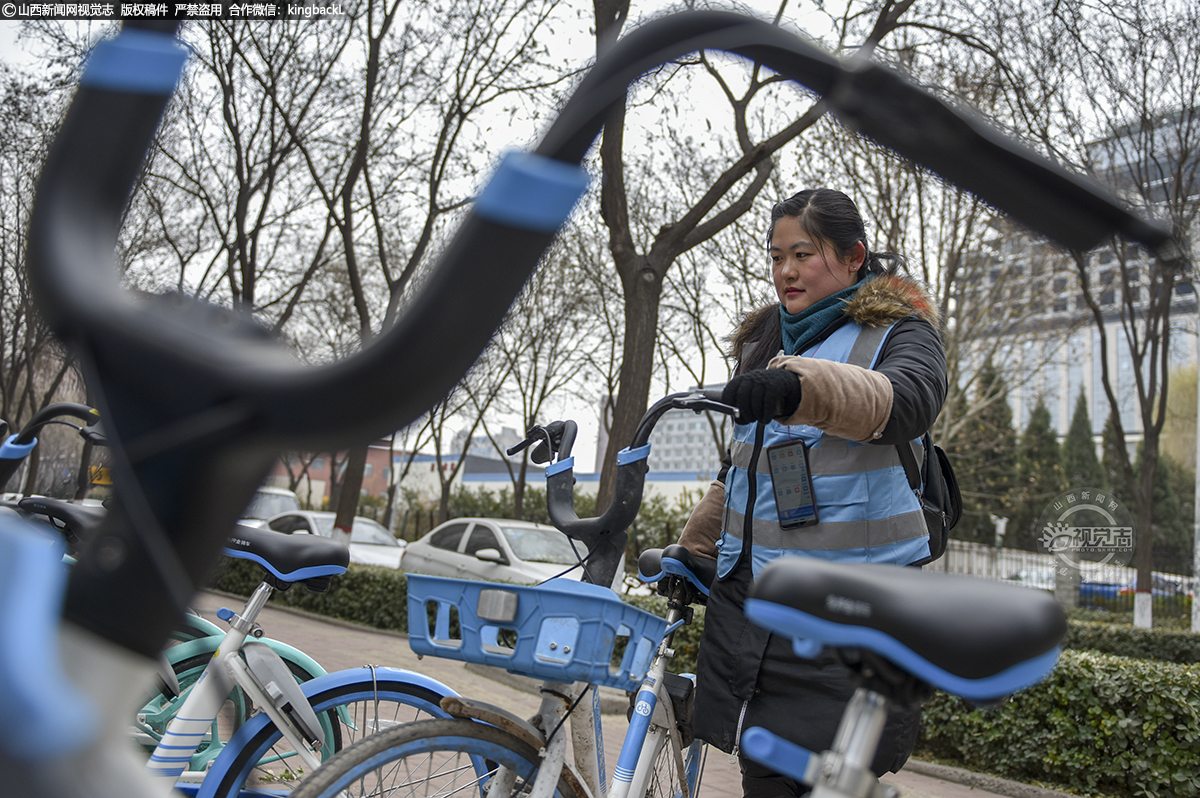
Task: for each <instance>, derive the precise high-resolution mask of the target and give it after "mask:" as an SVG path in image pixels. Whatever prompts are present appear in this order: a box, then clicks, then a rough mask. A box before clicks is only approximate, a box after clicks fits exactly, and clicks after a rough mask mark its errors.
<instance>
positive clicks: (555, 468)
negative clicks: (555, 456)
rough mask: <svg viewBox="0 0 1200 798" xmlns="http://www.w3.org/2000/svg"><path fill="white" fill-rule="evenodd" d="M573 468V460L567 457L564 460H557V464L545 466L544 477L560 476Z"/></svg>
mask: <svg viewBox="0 0 1200 798" xmlns="http://www.w3.org/2000/svg"><path fill="white" fill-rule="evenodd" d="M574 467H575V458H574V457H568V458H567V459H566V460H559V461H558V462H557V463H553V464H551V465H548V466H546V476H548V477H552V476H554V475H555V474H561V473H562V472H564V471H570V470H571V469H572V468H574Z"/></svg>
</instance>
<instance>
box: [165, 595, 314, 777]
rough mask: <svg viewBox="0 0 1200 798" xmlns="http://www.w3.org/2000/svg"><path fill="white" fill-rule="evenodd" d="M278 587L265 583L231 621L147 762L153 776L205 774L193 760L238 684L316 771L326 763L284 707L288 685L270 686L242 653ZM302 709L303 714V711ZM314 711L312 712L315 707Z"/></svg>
mask: <svg viewBox="0 0 1200 798" xmlns="http://www.w3.org/2000/svg"><path fill="white" fill-rule="evenodd" d="M273 591H274V588H272V587H271V586H270V585H268V584H267V583H265V582H264V583H262V584H260V585H259V586H258V588H257V589H256V590H255V591H254V593H252V594H251V596H250V598H249V599H248V600H247V601H246V606H245V607H244V608H243V609H242V614H241V615H235V616H234V617H233V618H232V619H230V622H229V624H230V628H229V632H228V633H226V635H225V637H224V639H223V640H222V641H221V645H220V646H219V647H218V648H217V650H216V652H215V653H214V654H213V658H212V660H211V661H210V662H209V664H208V666H207V667H206V668H205V669H204V673H202V674H201V675H200V678H199V680H197V681H196V683H195V684H194V685H192V688H191V691H190V692H189V693H188V695H187V698H186V699H184V702H183V705H182V706H181V707H180V708H179V711H178V712H177V713H176V715H175V717H174V718H172V719H171V722H170V723H169V724H168V725H167V730H166V733H165V734H164V735H163V737H162V740H160V741H159V743H158V746H157V747H156V748H155V749H154V753H153V754H151V756H150V761H149V762H148V763H147V764H146V769H147V770H148V771H149V772H150V773H151V775H154V776H158V777H161V778H163V779H168V780H170V781H171V783H175V782H176V781H199V780H201V779H203V778H204V773H203V772H198V771H189V770H188V764H189V763H190V761H191V758H192V756H193V755H194V754H195V753H196V749H197V748H199V747H200V744H201V743H202V742H203V741H204V738H205V736H206V735H208V734H209V733H210V732H211V729H212V724H213V721H215V720H216V718H217V715H218V713H219V712H220V710H221V706H222V705H223V704H224V703H225V700H226V699H227V698H229V694H230V692H231V691H232V690H233V688H234V687H235V686H236V687H240V688H241V689H242V690H243V691H244V692H245V693H246V695H247V696H248V697H249V698H250V699H251V701H253V702H254V705H255V706H256V707H259V708H260V709H262V711H263V712H265V713H266V715H267V716H268V717H269V718H270V719H271V720H272V722H274V724H275V726H276V728H278V729H279V731H280V733H281V734H282V735H283V737H284V739H286V740H287V741H288V743H290V744H291V745H292V747H293V748H294V749H295V750H296V753H297V755H298V756H299V757H300V759H301V760H302V761H303V762H304V764H305V765H306V766H307V767H308V768H310V770H315V769H316V768H317V767H318V766H319V765H320V764H321V760H320V757H319V756H318V755H317V754H315V753H313V751H312V750H311V748H310V746H309V744H308V743H307V742H305V740H304V737H305V735H304V734H303V733H302V732H301V731H300V729H299V728H298V726H297V724H295V723H294V722H293V721H292V719H291V718H290V717H288V716H287V715H286V714H285V713H284V712H283V711H282V710H281V708H280V701H279V699H280V698H281V695H282V694H281V692H280V687H282V686H277V685H273V684H272V683H270V682H268V683H265V684H264V683H263V680H262V679H260V678H259V677H258V676H256V675H255V673H254V672H253V671H252V670H251V669H250V667H249V666H248V665H247V664H246V663H245V662H244V661H243V660H242V658H241V655H240V652H241V650H242V647H243V646H244V644H245V642H246V638H247V637H248V636H249V635H250V633H251V632H252V630H253V629H254V623H255V620H256V619H257V618H258V615H259V613H260V612H261V611H262V608H263V607H264V606H265V605H266V603H267V600H268V599H269V598H270V597H271V593H272V592H273ZM281 661H282V660H281ZM289 678H290V677H289ZM300 711H301V712H303V709H300ZM308 711H309V713H311V712H312V709H311V707H310V708H308Z"/></svg>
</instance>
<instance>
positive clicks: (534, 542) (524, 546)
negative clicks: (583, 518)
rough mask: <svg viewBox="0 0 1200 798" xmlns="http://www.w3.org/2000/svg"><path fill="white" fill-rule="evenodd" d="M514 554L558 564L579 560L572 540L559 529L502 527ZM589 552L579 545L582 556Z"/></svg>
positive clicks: (527, 560)
mask: <svg viewBox="0 0 1200 798" xmlns="http://www.w3.org/2000/svg"><path fill="white" fill-rule="evenodd" d="M500 531H501V532H503V533H504V537H506V538H508V545H509V546H511V547H512V550H513V554H515V555H517V557H519V558H521V559H522V560H524V561H525V562H548V563H556V564H558V565H574V564H575V563H577V562H579V557H576V556H575V551H574V550H573V549H572V548H571V541H570V540H569V539H568V538H567V536H566V535H564V534H563V533H562V532H559V531H558V530H557V529H538V528H536V527H527V526H504V527H500ZM586 553H587V550H586V548H585V547H584V546H583V545H582V544H581V545H579V554H580V556H582V555H584V554H586Z"/></svg>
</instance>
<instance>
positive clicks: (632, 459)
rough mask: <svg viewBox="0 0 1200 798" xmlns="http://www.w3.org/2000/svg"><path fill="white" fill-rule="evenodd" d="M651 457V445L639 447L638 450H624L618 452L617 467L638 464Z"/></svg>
mask: <svg viewBox="0 0 1200 798" xmlns="http://www.w3.org/2000/svg"><path fill="white" fill-rule="evenodd" d="M649 456H650V444H648V443H647V444H646V445H645V446H639V447H638V448H636V449H622V450H621V451H619V452H617V465H619V466H623V465H629V464H630V463H636V462H637V461H638V460H645V459H646V458H647V457H649Z"/></svg>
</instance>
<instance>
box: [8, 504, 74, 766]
mask: <svg viewBox="0 0 1200 798" xmlns="http://www.w3.org/2000/svg"><path fill="white" fill-rule="evenodd" d="M64 551H65V547H64V546H63V544H62V542H61V541H59V540H54V539H52V538H50V537H48V536H46V535H44V534H41V533H39V532H37V531H36V530H34V529H33V528H32V527H30V526H29V525H28V524H26V523H25V522H24V521H23V520H21V519H20V518H19V517H17V516H16V515H15V514H10V513H4V514H3V516H0V717H3V718H19V719H20V723H4V724H0V750H3V751H4V752H5V753H6V754H8V755H9V756H12V757H15V758H17V759H25V760H30V759H40V758H43V757H46V756H51V755H54V756H61V755H63V754H69V753H72V752H74V751H77V750H79V749H80V748H82V747H83V746H84V745H85V744H87V743H88V742H89V741H90V740H91V739H92V737H93V735H94V733H95V730H96V728H97V717H96V710H95V707H94V706H93V705H92V703H91V701H90V700H88V698H87V696H85V695H83V694H82V693H81V692H80V691H79V690H78V689H76V688H75V687H74V685H72V684H71V682H70V681H68V679H67V675H66V673H65V671H64V670H63V667H62V661H61V660H60V659H59V645H58V628H59V623H60V621H61V617H60V616H61V612H62V601H63V594H64V592H65V591H66V585H67V568H66V566H65V565H64V564H63V553H64Z"/></svg>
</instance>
